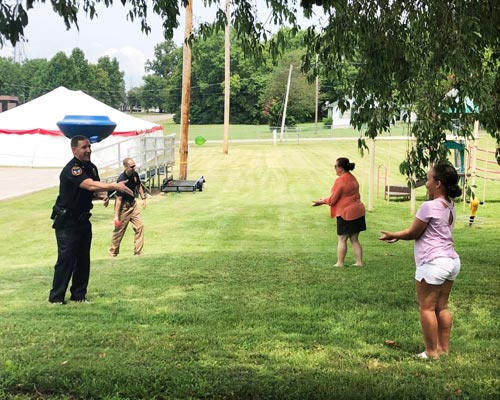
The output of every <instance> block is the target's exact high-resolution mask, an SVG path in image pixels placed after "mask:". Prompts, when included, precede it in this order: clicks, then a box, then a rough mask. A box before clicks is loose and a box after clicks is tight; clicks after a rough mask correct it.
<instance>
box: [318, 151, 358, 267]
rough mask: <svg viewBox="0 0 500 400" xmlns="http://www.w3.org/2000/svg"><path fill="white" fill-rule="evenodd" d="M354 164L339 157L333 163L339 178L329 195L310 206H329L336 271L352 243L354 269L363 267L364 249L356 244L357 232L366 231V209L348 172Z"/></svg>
mask: <svg viewBox="0 0 500 400" xmlns="http://www.w3.org/2000/svg"><path fill="white" fill-rule="evenodd" d="M354 166H355V164H354V163H351V162H349V159H348V158H345V157H341V158H338V159H337V160H336V162H335V172H336V173H337V175H338V178H337V179H336V180H335V183H334V184H333V187H332V189H331V191H330V196H329V197H327V198H324V199H320V200H316V201H313V206H314V207H317V206H321V205H323V204H328V205H329V206H330V216H331V217H332V218H336V219H337V236H338V243H337V263H336V264H335V267H343V266H344V260H345V256H346V254H347V240H348V239H349V241H350V242H351V245H352V250H353V253H354V258H355V260H356V262H355V263H354V264H353V266H356V267H362V266H363V248H362V247H361V243H360V242H359V232H361V231H366V222H365V213H366V211H365V206H364V204H363V203H362V202H361V197H360V195H359V184H358V181H357V180H356V178H355V177H354V175H353V174H351V172H350V171H352V170H353V169H354Z"/></svg>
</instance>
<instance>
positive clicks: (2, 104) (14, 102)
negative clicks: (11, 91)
mask: <svg viewBox="0 0 500 400" xmlns="http://www.w3.org/2000/svg"><path fill="white" fill-rule="evenodd" d="M18 105H19V98H18V97H16V96H0V112H4V111H8V110H10V109H11V108H14V107H17V106H18Z"/></svg>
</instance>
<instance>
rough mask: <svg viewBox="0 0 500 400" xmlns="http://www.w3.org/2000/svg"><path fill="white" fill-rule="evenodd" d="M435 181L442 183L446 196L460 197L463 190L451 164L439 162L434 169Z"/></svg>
mask: <svg viewBox="0 0 500 400" xmlns="http://www.w3.org/2000/svg"><path fill="white" fill-rule="evenodd" d="M432 169H433V171H434V179H435V180H436V181H440V182H441V184H442V185H443V186H444V188H445V190H446V195H447V196H448V197H451V198H455V197H459V196H460V195H461V194H462V189H461V188H460V186H458V173H457V170H456V169H455V167H454V166H453V165H452V164H451V163H449V162H439V163H438V164H436V165H434V167H432Z"/></svg>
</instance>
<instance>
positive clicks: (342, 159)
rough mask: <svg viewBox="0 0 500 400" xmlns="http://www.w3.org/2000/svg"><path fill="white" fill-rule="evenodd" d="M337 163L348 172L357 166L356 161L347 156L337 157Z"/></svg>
mask: <svg viewBox="0 0 500 400" xmlns="http://www.w3.org/2000/svg"><path fill="white" fill-rule="evenodd" d="M337 165H338V166H339V167H340V168H342V169H343V170H344V171H346V172H349V171H352V170H353V169H354V166H355V164H354V163H352V162H349V159H348V158H345V157H340V158H337Z"/></svg>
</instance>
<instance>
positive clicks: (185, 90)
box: [179, 0, 193, 180]
mask: <svg viewBox="0 0 500 400" xmlns="http://www.w3.org/2000/svg"><path fill="white" fill-rule="evenodd" d="M192 29H193V0H188V2H187V4H186V27H185V29H184V46H183V50H182V57H183V58H182V104H181V140H180V144H179V157H180V165H179V179H181V180H184V179H187V165H188V162H187V160H188V152H189V146H188V138H189V100H190V94H191V44H190V43H189V38H190V37H191V31H192Z"/></svg>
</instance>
